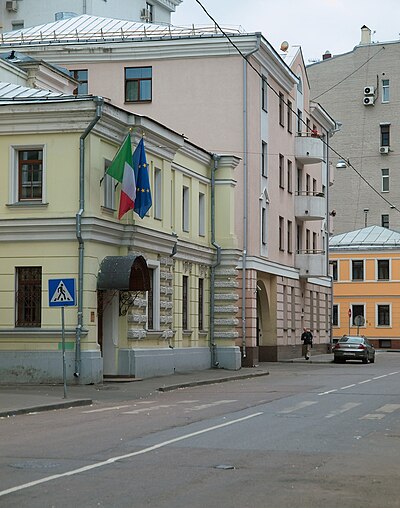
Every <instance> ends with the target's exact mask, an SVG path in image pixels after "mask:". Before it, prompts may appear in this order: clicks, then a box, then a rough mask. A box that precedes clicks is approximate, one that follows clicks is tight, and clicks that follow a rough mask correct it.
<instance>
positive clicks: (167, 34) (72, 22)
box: [1, 14, 244, 46]
mask: <svg viewBox="0 0 400 508" xmlns="http://www.w3.org/2000/svg"><path fill="white" fill-rule="evenodd" d="M223 29H224V31H226V32H228V33H229V34H231V35H232V34H243V33H244V31H243V30H242V29H241V28H240V27H239V28H238V27H236V28H233V27H230V28H228V27H223ZM212 35H218V36H221V32H220V31H219V30H218V28H217V27H215V26H197V27H196V26H195V25H193V26H192V27H177V26H172V25H156V24H153V23H139V22H137V21H127V20H121V19H112V18H101V17H99V16H90V15H88V14H83V15H81V16H76V17H73V18H69V19H63V20H60V21H54V22H53V23H47V24H44V25H38V26H34V27H31V28H24V29H22V30H15V31H12V32H7V33H4V34H1V44H3V45H7V46H9V45H16V44H20V45H22V44H60V43H67V42H71V43H76V42H95V41H104V42H105V41H116V40H118V41H124V40H132V39H143V38H144V39H149V38H182V37H191V36H196V37H199V36H212Z"/></svg>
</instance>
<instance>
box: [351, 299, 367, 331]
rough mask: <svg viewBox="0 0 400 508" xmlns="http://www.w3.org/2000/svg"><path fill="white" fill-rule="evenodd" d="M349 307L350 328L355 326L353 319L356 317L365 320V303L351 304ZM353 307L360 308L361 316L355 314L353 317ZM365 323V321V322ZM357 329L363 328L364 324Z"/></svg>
mask: <svg viewBox="0 0 400 508" xmlns="http://www.w3.org/2000/svg"><path fill="white" fill-rule="evenodd" d="M350 305H351V326H357V325H356V324H355V323H354V319H355V318H356V317H357V316H360V315H361V316H362V317H363V318H364V320H365V303H352V304H350ZM354 307H360V308H362V314H357V316H356V315H355V312H354ZM365 322H366V320H365ZM358 328H365V324H364V325H363V326H359V327H358Z"/></svg>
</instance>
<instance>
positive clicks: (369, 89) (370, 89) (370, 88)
mask: <svg viewBox="0 0 400 508" xmlns="http://www.w3.org/2000/svg"><path fill="white" fill-rule="evenodd" d="M374 93H375V87H374V86H372V85H369V86H365V87H364V95H374Z"/></svg>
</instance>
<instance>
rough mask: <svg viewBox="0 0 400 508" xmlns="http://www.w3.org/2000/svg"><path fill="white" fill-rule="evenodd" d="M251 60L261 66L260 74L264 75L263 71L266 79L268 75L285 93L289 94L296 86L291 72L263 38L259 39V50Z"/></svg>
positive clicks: (295, 78)
mask: <svg viewBox="0 0 400 508" xmlns="http://www.w3.org/2000/svg"><path fill="white" fill-rule="evenodd" d="M252 58H254V59H255V60H256V61H257V62H258V63H259V64H260V65H261V66H262V68H263V69H262V71H261V72H262V74H264V69H265V71H266V72H267V78H268V74H269V75H270V76H271V79H273V80H274V81H276V82H277V83H278V85H280V86H281V87H282V88H283V89H284V90H285V91H286V92H287V93H290V92H291V91H292V89H293V86H294V85H296V84H297V82H298V79H297V77H296V76H295V74H294V73H293V71H292V70H291V69H290V68H289V67H288V66H287V65H286V64H285V62H284V61H283V60H282V59H281V58H280V56H279V55H278V53H276V52H275V50H274V49H273V48H272V46H271V45H270V44H269V42H268V41H267V40H266V39H264V37H263V38H262V39H261V46H260V50H259V51H257V53H254V55H252Z"/></svg>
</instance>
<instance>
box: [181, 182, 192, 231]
mask: <svg viewBox="0 0 400 508" xmlns="http://www.w3.org/2000/svg"><path fill="white" fill-rule="evenodd" d="M182 231H184V232H185V233H189V231H190V189H189V187H188V186H186V185H183V186H182Z"/></svg>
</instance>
